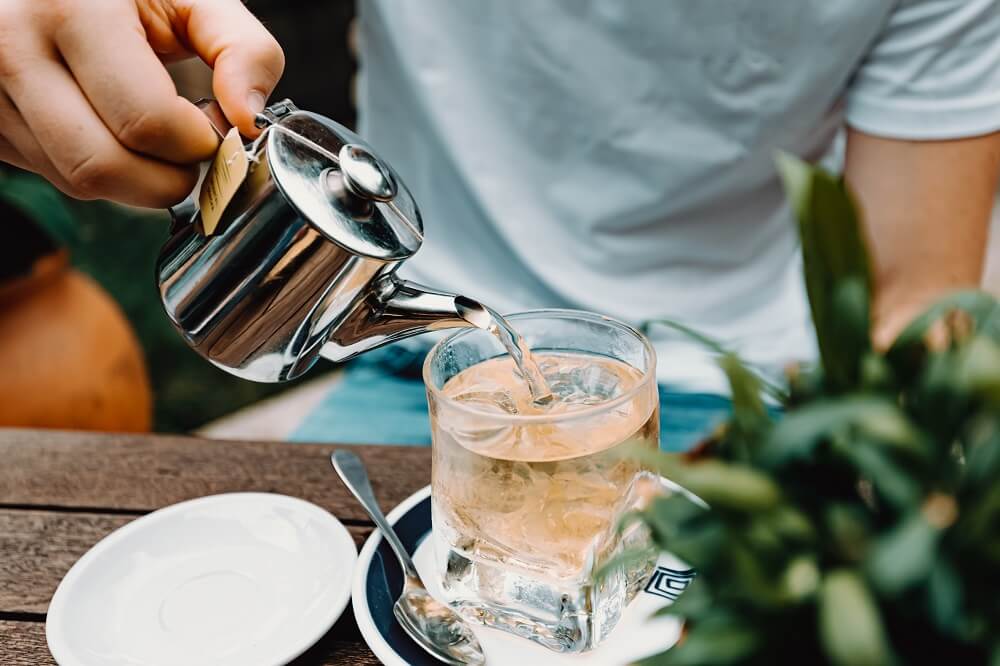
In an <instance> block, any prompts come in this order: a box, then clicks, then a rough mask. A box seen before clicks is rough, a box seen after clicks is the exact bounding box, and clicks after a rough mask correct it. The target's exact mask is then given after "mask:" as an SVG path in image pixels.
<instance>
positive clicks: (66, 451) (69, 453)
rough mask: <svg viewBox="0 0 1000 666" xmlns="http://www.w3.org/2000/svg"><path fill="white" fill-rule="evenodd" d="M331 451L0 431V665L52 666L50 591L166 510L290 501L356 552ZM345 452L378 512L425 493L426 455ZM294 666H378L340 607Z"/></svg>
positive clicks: (398, 450) (360, 533)
mask: <svg viewBox="0 0 1000 666" xmlns="http://www.w3.org/2000/svg"><path fill="white" fill-rule="evenodd" d="M335 448H339V447H335V446H326V445H309V444H304V445H300V444H284V443H250V442H223V441H214V440H205V439H195V438H189V437H170V436H151V435H111V434H93V433H71V432H56V431H38V430H10V429H0V664H2V665H3V666H38V665H39V664H53V663H54V662H53V660H52V657H51V655H49V651H48V648H47V647H46V644H45V613H46V611H47V610H48V606H49V600H50V599H51V598H52V594H53V593H54V592H55V590H56V586H57V585H58V584H59V581H60V580H62V577H63V576H64V575H65V574H66V572H67V571H68V570H69V568H70V567H71V566H72V565H73V563H74V562H76V560H77V559H78V558H79V557H80V556H81V555H83V554H84V553H85V552H86V551H87V550H88V549H89V548H90V547H91V546H93V545H94V544H95V543H97V542H98V541H99V540H100V539H101V538H103V537H104V536H105V535H107V534H108V533H110V532H111V531H113V530H115V529H117V528H119V527H121V526H122V525H124V524H126V523H128V522H130V521H132V520H135V518H137V517H138V516H142V515H144V514H146V513H149V512H150V511H153V510H155V509H159V508H161V507H164V506H167V505H169V504H174V503H176V502H180V501H182V500H186V499H191V498H194V497H202V496H204V495H212V494H216V493H224V492H234V491H262V492H274V493H282V494H285V495H292V496H295V497H301V498H303V499H306V500H309V501H310V502H313V503H315V504H318V505H319V506H321V507H324V508H325V509H327V510H329V511H330V512H331V513H333V514H334V515H335V516H337V518H339V519H340V520H341V522H343V523H344V525H346V526H347V529H348V530H350V532H351V534H352V535H353V536H354V541H355V543H356V544H357V545H358V546H359V547H360V545H361V543H362V542H363V541H364V539H365V538H367V536H368V535H369V534H370V533H371V531H372V527H373V526H372V524H371V522H370V521H369V520H368V518H367V516H365V514H364V512H363V511H362V510H361V507H360V506H359V505H358V504H357V502H356V501H355V500H354V498H353V497H351V496H350V495H349V494H348V492H347V490H346V489H345V488H344V487H343V485H341V483H340V480H339V479H337V477H336V475H335V474H334V473H333V471H332V469H331V468H330V462H329V455H330V452H331V451H332V450H333V449H335ZM350 448H352V449H354V450H355V451H356V452H357V453H358V455H360V456H361V457H362V458H363V459H364V461H365V463H366V464H367V466H368V470H369V472H370V474H371V477H372V485H373V486H374V489H375V494H376V495H377V496H378V499H379V501H380V503H381V504H382V506H383V507H384V508H385V509H386V510H388V509H389V508H391V507H393V506H395V505H396V504H397V503H399V502H400V501H402V500H403V499H404V498H406V497H407V496H408V495H410V494H411V493H413V492H414V491H415V490H417V489H419V488H421V487H422V486H425V485H426V484H428V483H429V482H430V451H429V450H428V449H425V448H408V447H394V446H368V447H365V446H358V447H350ZM293 663H294V664H296V665H297V666H318V665H320V664H322V665H326V664H377V663H379V662H378V660H377V659H375V656H374V655H373V654H372V653H371V651H370V650H369V649H368V647H367V646H366V645H365V643H364V641H363V640H362V639H361V635H360V634H359V632H358V628H357V625H356V624H355V622H354V617H353V615H352V613H351V609H350V606H348V608H347V610H346V611H345V612H344V615H343V616H342V617H341V619H340V621H338V622H337V624H336V625H335V626H334V627H333V629H331V630H330V632H329V633H328V634H327V635H326V636H325V637H324V638H323V639H322V640H321V641H320V642H319V643H318V644H317V645H316V646H314V647H313V648H312V649H311V650H309V651H308V652H307V653H306V654H305V655H303V656H302V657H301V658H299V659H297V660H296V661H295V662H293Z"/></svg>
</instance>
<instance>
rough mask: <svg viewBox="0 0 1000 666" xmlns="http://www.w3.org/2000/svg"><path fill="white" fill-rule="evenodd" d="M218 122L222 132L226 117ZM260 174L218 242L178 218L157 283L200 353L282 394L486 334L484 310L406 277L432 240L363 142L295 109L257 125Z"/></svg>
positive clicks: (228, 211)
mask: <svg viewBox="0 0 1000 666" xmlns="http://www.w3.org/2000/svg"><path fill="white" fill-rule="evenodd" d="M206 112H207V113H208V115H209V117H210V118H212V119H213V124H214V125H215V126H216V129H217V130H219V131H220V134H221V133H223V129H226V128H225V127H224V126H223V122H224V121H223V120H222V118H223V116H222V114H221V113H219V111H218V107H217V106H215V105H214V103H212V105H210V106H209V107H208V108H206ZM258 125H259V126H260V127H261V128H262V129H263V130H264V131H263V134H262V135H261V138H260V139H258V140H257V141H255V142H254V143H253V144H251V145H250V146H249V147H248V150H249V151H250V155H249V158H250V167H249V172H248V174H247V176H246V179H245V180H244V181H243V183H242V185H241V186H240V187H239V190H238V191H237V192H236V194H235V196H234V198H233V200H232V201H231V202H230V203H229V205H228V206H227V207H226V208H225V212H224V213H223V216H222V219H221V221H220V222H219V224H218V226H217V228H216V229H215V230H214V231H213V233H212V234H210V235H208V234H205V233H204V229H203V227H202V224H201V220H200V211H199V210H198V207H197V204H196V202H195V200H194V199H193V198H191V199H189V200H188V201H186V202H185V203H184V204H181V205H180V206H178V207H177V208H175V209H173V210H172V211H171V214H172V216H173V219H174V222H173V225H172V227H171V236H170V239H169V240H168V241H167V243H166V245H165V246H164V247H163V249H162V251H161V252H160V256H159V259H158V260H157V268H156V272H157V282H158V284H159V290H160V296H161V298H162V300H163V305H164V307H165V309H166V311H167V314H168V315H169V317H170V319H171V321H172V322H173V324H174V326H175V327H176V328H177V330H178V331H179V332H180V333H181V335H182V336H183V337H184V339H185V340H186V341H187V342H188V344H189V345H191V347H192V348H193V349H195V351H197V352H198V353H199V354H201V355H202V356H203V357H205V358H206V359H208V360H209V361H211V362H212V363H213V364H215V365H216V366H218V367H220V368H222V369H224V370H226V371H228V372H230V373H232V374H234V375H237V376H239V377H243V378H245V379H251V380H254V381H262V382H275V381H283V380H287V379H293V378H295V377H298V376H299V375H301V374H303V373H304V372H306V371H307V370H308V369H309V368H310V367H311V366H312V365H313V364H314V363H315V362H316V361H317V360H318V358H319V357H320V356H323V357H325V358H328V359H330V360H333V361H343V360H346V359H349V358H351V357H353V356H356V355H358V354H360V353H362V352H365V351H367V350H369V349H373V348H375V347H379V346H381V345H384V344H387V343H389V342H392V341H395V340H399V339H402V338H405V337H409V336H412V335H417V334H419V333H423V332H426V331H430V330H436V329H442V328H454V327H470V326H476V325H479V326H483V322H484V321H489V320H490V316H489V314H488V313H487V311H486V309H485V308H484V307H483V306H482V305H481V304H479V303H477V302H475V301H472V300H470V299H467V298H464V297H462V296H457V295H454V294H448V293H444V292H439V291H434V290H431V289H426V288H424V287H422V286H419V285H416V284H413V283H410V282H406V281H404V280H401V279H399V278H397V277H396V275H395V271H396V269H397V268H399V265H400V264H401V262H403V261H404V260H405V259H407V258H408V257H410V256H412V255H413V254H414V253H415V252H416V251H417V250H418V249H419V248H420V245H421V243H422V241H423V223H422V221H421V219H420V213H419V211H418V210H417V207H416V204H415V202H414V200H413V197H412V195H411V194H410V192H409V191H408V190H407V189H406V187H405V186H404V185H403V184H402V182H401V181H400V180H399V178H398V176H397V175H396V174H395V172H394V171H393V170H392V169H391V168H390V167H389V166H388V165H387V164H385V163H384V162H382V161H381V160H380V159H379V158H378V157H377V156H376V155H375V153H374V152H373V151H372V149H371V148H370V147H369V146H368V145H367V144H366V143H365V142H364V141H363V140H362V139H361V138H360V137H358V136H357V135H356V134H354V133H353V132H351V131H350V130H348V129H347V128H345V127H343V126H341V125H340V124H338V123H336V122H334V121H332V120H330V119H328V118H325V117H323V116H320V115H317V114H314V113H309V112H306V111H301V110H299V109H297V108H296V107H295V106H294V105H293V104H292V103H291V102H290V101H288V100H286V101H284V102H280V103H278V104H275V105H273V106H271V107H269V108H268V109H266V110H265V111H264V112H263V113H262V114H260V116H258Z"/></svg>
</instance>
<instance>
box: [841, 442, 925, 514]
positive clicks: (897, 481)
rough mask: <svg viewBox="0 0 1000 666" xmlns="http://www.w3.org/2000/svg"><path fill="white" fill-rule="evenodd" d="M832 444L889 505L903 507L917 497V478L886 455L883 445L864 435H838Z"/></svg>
mask: <svg viewBox="0 0 1000 666" xmlns="http://www.w3.org/2000/svg"><path fill="white" fill-rule="evenodd" d="M835 446H836V448H837V450H838V451H839V452H840V453H841V454H842V455H843V456H844V457H845V458H847V459H849V460H851V461H852V462H853V463H854V464H855V465H856V466H857V469H858V471H859V472H860V473H861V475H862V476H863V477H864V478H865V479H867V480H868V481H869V482H870V483H871V484H872V486H873V487H874V488H875V490H877V491H878V494H879V496H880V497H882V498H884V499H885V500H886V501H887V502H888V503H889V504H891V505H892V506H894V507H896V508H897V509H901V510H902V509H905V508H906V507H908V506H911V505H912V504H913V503H914V502H916V501H917V500H919V499H920V492H921V488H920V484H919V482H918V481H917V480H916V479H915V478H913V476H912V475H911V474H910V473H908V472H907V471H906V470H905V469H904V468H902V467H900V466H899V465H897V464H896V463H895V461H894V460H893V459H892V458H890V457H889V455H888V452H887V451H886V449H885V447H884V446H882V445H880V444H878V443H874V442H871V441H869V440H867V439H855V440H845V439H838V440H836V442H835Z"/></svg>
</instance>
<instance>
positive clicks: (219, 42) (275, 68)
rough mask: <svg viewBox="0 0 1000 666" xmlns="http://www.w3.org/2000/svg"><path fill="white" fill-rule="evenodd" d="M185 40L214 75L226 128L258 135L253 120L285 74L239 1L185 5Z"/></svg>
mask: <svg viewBox="0 0 1000 666" xmlns="http://www.w3.org/2000/svg"><path fill="white" fill-rule="evenodd" d="M184 4H187V6H188V7H187V9H188V11H187V12H186V13H187V30H186V32H187V39H188V43H189V44H190V45H191V48H192V49H193V50H194V52H195V53H197V54H198V56H199V57H200V58H201V59H202V60H204V61H205V62H206V63H208V64H209V66H211V67H212V69H213V70H214V71H215V74H214V76H213V82H212V86H213V89H214V91H215V96H216V98H217V99H218V101H219V104H220V105H221V106H222V110H223V111H224V112H225V114H226V117H227V118H228V119H229V122H230V123H232V124H233V125H235V126H236V127H237V128H239V130H240V133H241V134H243V135H244V136H248V137H254V136H257V134H259V133H260V130H258V129H257V128H256V127H255V126H254V116H255V115H256V114H257V113H259V112H260V111H263V110H264V106H265V104H266V101H267V98H268V97H270V95H271V91H272V90H274V86H276V85H277V83H278V80H279V79H280V78H281V74H282V72H284V69H285V54H284V53H283V52H282V50H281V46H279V45H278V42H277V41H276V40H275V39H274V37H272V36H271V33H269V32H268V31H267V29H266V28H264V26H263V25H261V23H260V22H259V21H258V20H257V19H256V18H255V17H254V15H253V14H251V13H250V10H248V9H247V8H246V7H244V6H243V3H242V2H241V1H240V0H188V2H186V3H184Z"/></svg>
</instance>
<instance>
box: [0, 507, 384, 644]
mask: <svg viewBox="0 0 1000 666" xmlns="http://www.w3.org/2000/svg"><path fill="white" fill-rule="evenodd" d="M134 519H135V517H134V516H109V515H102V514H89V513H63V512H56V511H10V510H3V511H0V612H7V613H45V612H46V611H47V610H48V607H49V601H50V600H51V599H52V595H53V594H54V593H55V591H56V587H57V586H58V585H59V581H61V580H62V578H63V576H65V575H66V572H67V571H69V568H70V567H71V566H73V564H74V563H75V562H76V561H77V560H78V559H80V557H81V556H82V555H83V554H84V553H86V552H87V551H88V550H90V548H91V546H93V545H94V544H95V543H97V542H98V541H100V540H101V539H103V538H104V537H105V536H107V535H108V534H110V533H111V532H113V531H114V530H116V529H118V528H119V527H121V526H122V525H124V524H126V523H128V522H131V521H132V520H134ZM347 529H348V531H349V532H350V533H351V536H352V537H354V543H355V545H356V546H357V547H358V548H360V547H361V544H363V543H364V540H365V539H367V538H368V535H369V534H371V531H372V530H371V528H370V527H363V526H355V525H349V526H348V528H347ZM0 663H3V662H0Z"/></svg>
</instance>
